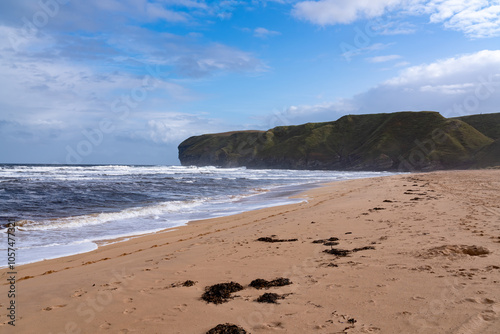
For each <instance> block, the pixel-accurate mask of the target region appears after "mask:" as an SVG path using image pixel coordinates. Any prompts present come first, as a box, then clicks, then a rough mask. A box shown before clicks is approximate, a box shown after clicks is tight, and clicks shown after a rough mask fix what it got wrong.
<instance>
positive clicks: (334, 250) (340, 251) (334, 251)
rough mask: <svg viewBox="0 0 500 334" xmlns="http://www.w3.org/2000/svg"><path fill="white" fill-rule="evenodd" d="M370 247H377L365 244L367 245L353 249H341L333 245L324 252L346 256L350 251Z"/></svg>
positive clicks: (353, 251)
mask: <svg viewBox="0 0 500 334" xmlns="http://www.w3.org/2000/svg"><path fill="white" fill-rule="evenodd" d="M369 249H375V247H373V246H365V247H361V248H354V249H353V250H347V249H339V248H333V247H332V248H330V249H325V250H324V251H323V252H325V253H328V254H332V255H336V256H339V257H345V256H347V255H349V254H350V253H355V252H359V251H364V250H369Z"/></svg>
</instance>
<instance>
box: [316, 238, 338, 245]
mask: <svg viewBox="0 0 500 334" xmlns="http://www.w3.org/2000/svg"><path fill="white" fill-rule="evenodd" d="M338 240H339V238H336V237H331V238H328V239H319V240H314V241H313V242H312V243H313V244H323V245H326V246H330V243H332V245H333V246H335V245H334V244H333V243H334V242H335V241H338ZM327 243H328V245H327ZM337 245H338V243H337Z"/></svg>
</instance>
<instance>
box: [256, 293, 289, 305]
mask: <svg viewBox="0 0 500 334" xmlns="http://www.w3.org/2000/svg"><path fill="white" fill-rule="evenodd" d="M278 299H285V297H284V296H280V295H278V294H277V293H274V292H271V293H269V292H266V293H265V294H263V295H262V296H260V297H259V298H257V299H256V300H255V301H256V302H258V303H269V304H278V302H277V300H278Z"/></svg>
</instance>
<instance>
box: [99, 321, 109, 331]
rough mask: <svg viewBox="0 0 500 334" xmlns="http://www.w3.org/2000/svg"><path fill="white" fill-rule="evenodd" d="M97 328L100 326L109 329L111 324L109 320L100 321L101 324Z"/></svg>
mask: <svg viewBox="0 0 500 334" xmlns="http://www.w3.org/2000/svg"><path fill="white" fill-rule="evenodd" d="M99 328H101V329H110V328H111V324H110V323H109V322H107V321H106V322H104V323H102V324H101V325H100V326H99Z"/></svg>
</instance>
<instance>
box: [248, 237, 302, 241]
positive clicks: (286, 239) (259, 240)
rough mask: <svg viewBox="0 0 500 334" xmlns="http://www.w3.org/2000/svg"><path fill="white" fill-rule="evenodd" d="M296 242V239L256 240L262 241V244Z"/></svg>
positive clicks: (263, 238) (265, 238)
mask: <svg viewBox="0 0 500 334" xmlns="http://www.w3.org/2000/svg"><path fill="white" fill-rule="evenodd" d="M297 240H298V239H274V238H271V237H261V238H259V239H257V241H262V242H292V241H297Z"/></svg>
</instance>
